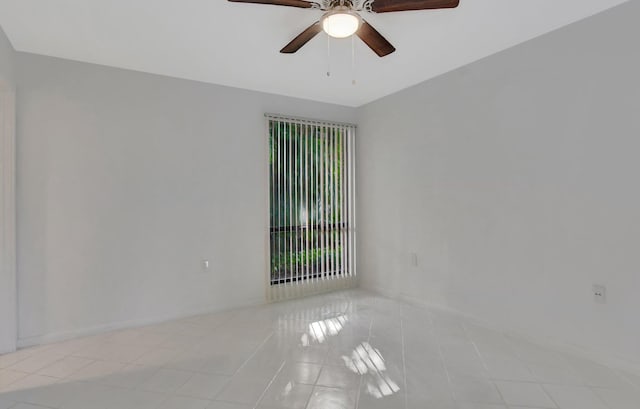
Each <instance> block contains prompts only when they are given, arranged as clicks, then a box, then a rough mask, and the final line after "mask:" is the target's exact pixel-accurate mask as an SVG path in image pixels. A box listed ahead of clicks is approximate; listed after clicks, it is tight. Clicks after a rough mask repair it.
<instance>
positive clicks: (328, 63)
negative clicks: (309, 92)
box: [327, 35, 331, 77]
mask: <svg viewBox="0 0 640 409" xmlns="http://www.w3.org/2000/svg"><path fill="white" fill-rule="evenodd" d="M330 76H331V36H330V35H327V77H330Z"/></svg>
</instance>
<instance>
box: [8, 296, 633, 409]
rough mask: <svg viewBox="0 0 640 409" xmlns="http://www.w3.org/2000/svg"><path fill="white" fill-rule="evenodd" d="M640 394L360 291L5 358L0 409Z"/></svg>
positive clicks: (519, 404) (477, 403)
mask: <svg viewBox="0 0 640 409" xmlns="http://www.w3.org/2000/svg"><path fill="white" fill-rule="evenodd" d="M338 318H340V319H338ZM336 320H338V321H336ZM337 324H339V325H337ZM317 330H321V331H322V333H319V332H317ZM313 331H315V333H314V334H315V335H314V334H312V332H313ZM18 369H19V370H18ZM24 371H27V372H24ZM638 394H640V376H637V375H632V374H629V373H627V372H624V371H618V370H614V369H611V368H608V367H606V366H603V365H600V364H597V363H594V362H591V361H589V360H586V359H583V358H580V357H577V356H572V355H568V354H566V353H564V352H562V351H559V350H554V349H553V348H548V347H544V346H539V345H536V344H534V343H531V342H529V341H527V340H524V339H520V338H517V337H513V336H508V335H505V334H501V333H499V332H496V331H493V330H491V329H488V328H484V327H482V326H481V325H480V324H478V323H475V322H471V321H469V320H468V319H466V318H464V317H460V316H456V315H455V314H452V313H447V312H444V311H439V310H429V309H425V308H422V307H416V306H412V305H409V304H405V303H402V302H398V301H394V300H391V299H385V298H381V297H378V296H375V295H372V294H369V293H366V292H364V291H346V292H337V293H332V294H326V295H321V296H316V297H309V298H306V299H301V300H294V301H290V302H282V303H277V304H270V305H265V306H257V307H252V308H243V309H238V310H234V311H229V312H224V313H220V314H203V315H199V316H197V317H191V318H186V319H181V320H175V321H171V322H166V323H161V324H156V325H150V326H147V327H144V328H133V329H128V330H123V331H118V332H113V333H108V334H100V335H96V336H91V337H86V338H81V339H76V340H70V341H64V342H60V343H56V344H52V345H45V346H40V347H35V348H28V349H23V350H20V351H18V352H15V353H12V354H6V355H2V356H0V409H7V407H8V406H10V405H11V406H15V405H16V404H17V403H18V402H21V404H23V405H27V404H28V405H40V406H44V407H53V408H55V409H134V408H135V409H174V408H180V409H182V408H184V409H256V408H258V409H296V408H300V409H319V408H322V409H356V407H357V408H358V409H396V408H397V409H425V408H428V409H507V408H508V409H552V408H553V409H556V405H558V406H559V409H631V408H633V409H637V408H639V407H640V396H638ZM503 398H504V400H503ZM505 401H506V402H505ZM27 407H28V406H27Z"/></svg>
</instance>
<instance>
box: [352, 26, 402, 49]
mask: <svg viewBox="0 0 640 409" xmlns="http://www.w3.org/2000/svg"><path fill="white" fill-rule="evenodd" d="M356 35H357V36H358V37H360V39H361V40H362V41H364V42H365V44H366V45H368V46H369V48H371V49H372V50H373V52H374V53H376V54H378V57H384V56H385V55H389V54H391V53H392V52H394V51H395V50H396V48H395V47H394V46H392V45H391V43H390V42H388V41H387V39H386V38H384V37H383V36H382V34H380V33H378V31H377V30H376V29H375V28H373V26H372V25H371V24H369V23H367V22H366V21H363V22H362V25H361V26H360V29H359V30H358V32H357V33H356Z"/></svg>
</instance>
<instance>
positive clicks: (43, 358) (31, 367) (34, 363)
mask: <svg viewBox="0 0 640 409" xmlns="http://www.w3.org/2000/svg"><path fill="white" fill-rule="evenodd" d="M62 358H64V356H63V355H59V354H49V353H48V352H47V351H42V352H39V353H37V354H35V355H32V356H30V357H28V358H26V359H24V360H22V361H20V362H17V363H16V364H14V365H11V366H10V367H9V369H12V370H14V371H19V372H28V373H36V372H37V371H38V370H40V369H42V368H44V367H45V366H48V365H51V364H52V363H54V362H56V361H59V360H61V359H62Z"/></svg>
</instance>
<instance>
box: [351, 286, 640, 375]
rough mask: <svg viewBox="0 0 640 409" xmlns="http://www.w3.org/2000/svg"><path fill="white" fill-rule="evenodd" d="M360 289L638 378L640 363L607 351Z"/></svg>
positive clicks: (393, 294)
mask: <svg viewBox="0 0 640 409" xmlns="http://www.w3.org/2000/svg"><path fill="white" fill-rule="evenodd" d="M362 288H363V289H365V290H368V291H372V292H375V293H377V294H379V295H381V296H383V297H386V298H391V299H395V300H400V301H404V302H407V303H409V304H412V305H416V306H419V307H423V308H431V309H437V310H440V311H445V312H448V313H451V314H455V315H459V316H461V317H463V318H465V319H467V320H470V321H472V322H475V323H477V324H478V325H480V326H482V327H485V328H488V329H491V330H494V331H497V332H500V333H502V334H505V335H509V336H513V337H517V338H521V339H523V340H525V341H528V342H531V343H534V344H538V345H540V346H544V347H549V348H553V349H557V350H560V351H563V352H566V353H569V354H572V355H574V356H579V357H582V358H585V359H588V360H591V361H593V362H596V363H599V364H601V365H605V366H608V367H611V368H615V369H620V370H624V371H628V372H631V373H633V374H636V375H639V376H640V362H638V361H634V360H630V359H628V358H625V357H621V356H618V355H615V354H612V353H610V352H607V351H599V350H595V349H593V348H588V347H584V346H581V345H575V344H570V343H567V342H565V341H563V340H560V339H557V338H551V337H540V336H536V335H533V334H531V333H526V332H525V331H519V330H513V329H512V328H505V327H504V326H501V325H498V324H496V323H494V322H489V321H487V320H484V319H482V318H479V317H476V316H473V315H470V314H468V313H465V312H462V311H459V310H456V309H455V308H451V307H450V306H447V305H442V304H437V303H433V302H429V301H427V300H424V299H421V298H416V297H412V296H409V295H407V294H403V293H396V292H392V291H389V290H387V289H382V288H378V287H376V286H371V285H368V286H363V287H362Z"/></svg>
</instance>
